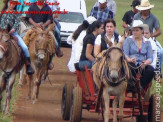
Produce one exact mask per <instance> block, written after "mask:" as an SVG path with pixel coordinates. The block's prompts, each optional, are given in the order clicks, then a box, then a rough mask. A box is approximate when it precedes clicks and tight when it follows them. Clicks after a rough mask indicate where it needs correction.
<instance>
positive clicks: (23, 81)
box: [18, 67, 27, 87]
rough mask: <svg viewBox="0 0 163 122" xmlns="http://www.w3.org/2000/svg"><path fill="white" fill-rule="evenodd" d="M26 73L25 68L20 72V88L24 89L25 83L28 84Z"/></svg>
mask: <svg viewBox="0 0 163 122" xmlns="http://www.w3.org/2000/svg"><path fill="white" fill-rule="evenodd" d="M26 77H27V75H26V73H25V67H23V68H22V69H21V70H20V75H19V83H18V85H19V87H22V86H23V84H24V83H27V80H26Z"/></svg>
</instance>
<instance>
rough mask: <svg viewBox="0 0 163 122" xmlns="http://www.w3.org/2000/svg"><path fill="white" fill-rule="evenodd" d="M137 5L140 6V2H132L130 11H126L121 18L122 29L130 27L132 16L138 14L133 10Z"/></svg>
mask: <svg viewBox="0 0 163 122" xmlns="http://www.w3.org/2000/svg"><path fill="white" fill-rule="evenodd" d="M137 5H140V1H139V0H133V2H132V4H131V7H132V10H130V11H127V12H126V13H125V14H124V16H123V18H122V20H123V23H122V26H123V27H124V28H127V27H130V26H131V25H132V21H133V18H134V15H135V14H136V13H138V10H137V9H136V8H135V7H136V6H137Z"/></svg>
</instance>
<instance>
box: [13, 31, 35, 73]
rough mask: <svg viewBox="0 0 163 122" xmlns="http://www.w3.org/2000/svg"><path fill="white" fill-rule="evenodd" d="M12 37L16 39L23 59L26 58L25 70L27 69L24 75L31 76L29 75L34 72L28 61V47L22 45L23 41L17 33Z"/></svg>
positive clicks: (29, 60)
mask: <svg viewBox="0 0 163 122" xmlns="http://www.w3.org/2000/svg"><path fill="white" fill-rule="evenodd" d="M13 35H14V36H16V37H17V38H18V45H19V46H20V47H21V49H22V51H23V52H24V54H25V57H26V69H27V70H26V73H27V74H29V75H31V74H33V73H34V70H33V68H32V66H31V59H30V55H29V51H28V47H27V46H26V44H25V43H24V41H23V39H22V38H21V37H20V36H19V35H18V34H17V33H13Z"/></svg>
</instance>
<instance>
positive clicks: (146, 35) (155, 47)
mask: <svg viewBox="0 0 163 122" xmlns="http://www.w3.org/2000/svg"><path fill="white" fill-rule="evenodd" d="M144 37H145V38H146V41H150V42H151V46H152V51H153V62H152V63H151V66H153V68H156V60H157V46H156V43H155V41H154V40H153V39H152V38H151V33H150V29H149V26H147V28H144Z"/></svg>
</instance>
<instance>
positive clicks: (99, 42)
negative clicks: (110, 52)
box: [94, 19, 121, 56]
mask: <svg viewBox="0 0 163 122" xmlns="http://www.w3.org/2000/svg"><path fill="white" fill-rule="evenodd" d="M115 30H116V22H115V21H114V20H113V19H107V20H106V21H105V22H104V32H103V33H102V34H100V35H98V36H97V38H96V40H95V46H94V56H97V55H98V54H99V53H100V52H102V51H103V50H106V49H108V48H109V47H110V46H111V45H110V44H109V43H111V44H115V43H118V42H119V41H120V39H121V36H120V35H119V34H117V33H115Z"/></svg>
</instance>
